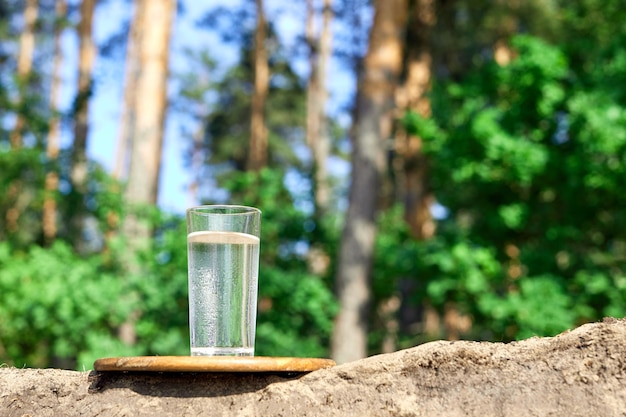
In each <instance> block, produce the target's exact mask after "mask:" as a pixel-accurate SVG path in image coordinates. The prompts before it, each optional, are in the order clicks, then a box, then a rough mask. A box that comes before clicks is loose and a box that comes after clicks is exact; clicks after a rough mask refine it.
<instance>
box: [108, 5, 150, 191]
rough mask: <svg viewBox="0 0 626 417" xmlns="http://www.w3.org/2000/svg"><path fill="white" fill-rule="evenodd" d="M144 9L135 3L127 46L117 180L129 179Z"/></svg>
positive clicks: (116, 170)
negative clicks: (139, 46)
mask: <svg viewBox="0 0 626 417" xmlns="http://www.w3.org/2000/svg"><path fill="white" fill-rule="evenodd" d="M142 13H144V7H139V2H138V1H136V2H135V7H134V18H133V20H132V21H131V24H130V30H129V32H128V41H127V45H126V69H125V84H124V99H123V100H124V101H123V103H122V111H121V113H120V127H119V133H118V139H117V150H116V153H115V166H114V168H113V177H114V178H116V179H126V178H127V177H128V169H129V160H130V144H131V142H132V131H131V129H132V126H133V123H134V120H135V113H134V112H135V110H136V109H135V106H134V99H135V93H136V90H137V79H138V77H139V52H138V49H137V48H138V46H137V45H138V43H139V42H140V40H141V32H140V31H141V26H140V23H141V22H142V19H143V16H142Z"/></svg>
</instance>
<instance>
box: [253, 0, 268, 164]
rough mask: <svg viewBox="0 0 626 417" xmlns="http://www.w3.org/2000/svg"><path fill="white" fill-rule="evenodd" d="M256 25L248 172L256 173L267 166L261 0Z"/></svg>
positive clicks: (258, 0)
mask: <svg viewBox="0 0 626 417" xmlns="http://www.w3.org/2000/svg"><path fill="white" fill-rule="evenodd" d="M256 9H257V24H256V31H255V35H254V93H253V95H252V117H251V120H250V150H249V154H248V170H251V171H258V170H260V169H261V168H263V167H265V166H266V165H267V127H266V126H265V102H266V101H267V92H268V89H269V63H268V60H267V49H266V45H265V39H266V37H267V34H266V31H267V21H266V19H265V12H264V11H263V0H256Z"/></svg>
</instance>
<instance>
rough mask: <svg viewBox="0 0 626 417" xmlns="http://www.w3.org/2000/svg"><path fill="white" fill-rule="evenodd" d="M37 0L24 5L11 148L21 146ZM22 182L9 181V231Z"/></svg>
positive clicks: (13, 226) (18, 211) (18, 208)
mask: <svg viewBox="0 0 626 417" xmlns="http://www.w3.org/2000/svg"><path fill="white" fill-rule="evenodd" d="M38 8H39V5H38V1H37V0H27V1H26V4H25V5H24V15H23V16H24V27H23V28H22V33H21V35H20V46H19V50H18V56H17V78H18V96H17V114H16V116H17V117H16V121H15V126H14V127H13V130H12V131H11V133H10V135H9V141H10V143H11V147H12V148H13V149H19V148H20V147H21V146H22V134H23V130H24V124H25V118H24V115H23V114H22V113H23V111H22V110H23V109H22V105H23V100H24V93H25V90H26V84H27V83H28V79H29V76H30V73H31V69H32V66H33V54H34V52H35V22H36V21H37V14H38ZM21 188H22V182H21V180H20V179H16V180H14V181H12V182H11V184H10V185H9V187H8V192H7V196H6V197H7V200H8V201H15V204H14V205H13V206H12V207H11V208H9V209H8V210H7V212H6V214H5V220H6V228H7V231H9V232H10V233H14V232H17V230H18V221H19V218H20V215H21V214H22V210H23V206H24V204H21V203H20V198H19V197H20V192H21Z"/></svg>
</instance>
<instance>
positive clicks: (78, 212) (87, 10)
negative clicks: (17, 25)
mask: <svg viewBox="0 0 626 417" xmlns="http://www.w3.org/2000/svg"><path fill="white" fill-rule="evenodd" d="M95 7H96V0H83V1H82V3H81V4H80V23H79V25H78V39H79V40H78V44H79V46H78V49H79V50H78V88H77V92H76V98H75V100H74V143H73V145H72V168H71V172H70V180H71V183H72V195H71V198H72V206H73V207H72V208H73V210H74V213H73V215H72V219H71V220H70V228H71V235H72V237H73V239H74V242H75V243H74V245H75V247H76V248H78V249H79V250H82V248H83V245H84V243H85V242H84V239H83V238H82V236H83V233H82V230H83V227H84V223H85V212H86V210H85V207H84V201H83V200H84V196H85V194H86V193H87V180H88V166H87V137H88V133H89V132H88V127H89V99H90V96H91V87H92V80H91V76H92V72H93V66H94V62H95V58H96V46H95V44H94V41H93V33H92V32H93V15H94V10H95Z"/></svg>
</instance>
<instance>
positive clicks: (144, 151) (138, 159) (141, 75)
mask: <svg viewBox="0 0 626 417" xmlns="http://www.w3.org/2000/svg"><path fill="white" fill-rule="evenodd" d="M175 10H176V4H175V0H138V2H137V9H136V15H135V19H136V20H137V21H136V22H135V23H134V24H137V27H138V29H137V34H138V39H137V40H138V42H137V45H136V46H135V47H134V48H136V52H137V54H138V56H139V60H138V62H139V65H138V67H137V69H136V72H135V71H129V72H128V73H127V75H129V76H130V78H129V79H127V80H126V86H125V88H126V89H128V88H129V87H131V88H132V87H135V88H134V92H133V93H134V100H133V101H132V106H130V108H128V109H127V111H128V112H130V114H131V117H130V129H129V132H130V136H129V137H130V138H131V139H132V140H131V157H130V170H129V175H128V185H127V188H126V197H127V199H128V201H129V202H131V203H147V204H156V202H157V197H158V189H159V174H160V166H161V151H162V147H163V134H164V128H165V112H166V108H167V80H168V67H169V42H170V34H171V26H172V21H173V16H174V13H175ZM129 58H130V57H129ZM133 73H136V77H134V76H133ZM141 235H142V236H143V237H147V233H146V231H144V232H143V233H141ZM129 236H132V235H129Z"/></svg>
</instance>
